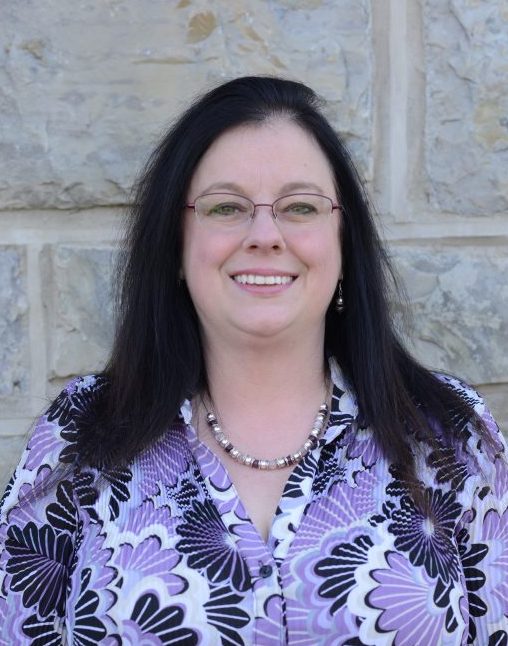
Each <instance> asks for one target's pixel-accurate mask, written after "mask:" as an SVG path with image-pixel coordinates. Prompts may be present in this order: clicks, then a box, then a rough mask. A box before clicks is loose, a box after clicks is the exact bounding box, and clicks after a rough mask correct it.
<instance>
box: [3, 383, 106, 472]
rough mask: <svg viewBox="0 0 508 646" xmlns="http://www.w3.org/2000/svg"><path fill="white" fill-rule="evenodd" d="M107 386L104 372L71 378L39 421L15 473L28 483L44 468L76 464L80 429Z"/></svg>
mask: <svg viewBox="0 0 508 646" xmlns="http://www.w3.org/2000/svg"><path fill="white" fill-rule="evenodd" d="M105 386H106V380H105V378H104V377H102V376H100V375H88V376H85V377H76V378H74V379H72V380H71V381H69V383H68V384H67V385H66V386H65V388H64V389H63V390H62V391H61V392H60V393H59V395H58V396H57V397H56V398H55V399H54V400H53V401H52V402H51V403H50V405H49V407H48V408H47V409H46V411H45V412H44V413H43V414H42V415H40V417H39V418H38V419H37V420H36V421H35V423H34V425H33V427H32V430H31V432H30V434H29V438H28V441H27V444H26V447H25V449H24V451H23V453H22V455H21V459H20V461H19V464H18V466H17V468H16V471H15V474H14V476H21V477H22V480H23V481H24V482H25V483H28V482H29V481H31V480H32V479H34V480H35V478H36V477H37V474H39V473H40V472H41V470H44V471H45V472H50V471H53V470H54V469H56V468H57V466H59V465H62V464H64V465H65V464H68V465H71V464H73V463H74V462H75V459H76V439H77V432H78V429H79V428H80V426H81V425H82V424H83V423H85V424H86V420H87V419H88V418H89V416H90V411H91V410H92V409H93V408H94V403H95V400H97V399H99V398H100V392H101V390H102V389H103V388H104V387H105ZM18 479H19V478H18Z"/></svg>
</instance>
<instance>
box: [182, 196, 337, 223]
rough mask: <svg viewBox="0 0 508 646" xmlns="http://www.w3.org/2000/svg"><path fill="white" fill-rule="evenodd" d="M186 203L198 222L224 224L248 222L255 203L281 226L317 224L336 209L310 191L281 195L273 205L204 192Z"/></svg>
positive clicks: (252, 213)
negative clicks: (269, 213) (266, 208)
mask: <svg viewBox="0 0 508 646" xmlns="http://www.w3.org/2000/svg"><path fill="white" fill-rule="evenodd" d="M186 206H187V208H189V209H194V211H195V213H196V215H197V217H198V219H199V220H200V221H202V222H206V223H207V224H210V225H213V226H224V227H226V226H238V225H241V224H245V223H246V222H249V221H250V220H252V219H253V218H254V215H255V213H256V208H257V207H258V206H269V207H270V208H271V209H272V217H273V218H274V220H276V221H277V223H279V224H280V225H283V226H284V225H288V226H290V225H302V226H305V225H310V224H317V223H319V222H321V221H322V220H324V219H326V218H328V217H330V215H331V214H332V213H333V211H334V210H335V209H340V206H339V205H338V204H334V203H333V200H332V199H331V198H329V197H326V196H325V195H316V194H314V193H294V194H292V195H284V196H283V197H279V198H278V199H277V200H275V202H273V204H255V203H254V202H253V201H252V200H250V199H249V198H248V197H244V196H243V195H236V194H234V193H207V194H205V195H200V196H199V197H197V198H196V199H195V200H194V203H193V204H186Z"/></svg>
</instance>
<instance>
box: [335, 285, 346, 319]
mask: <svg viewBox="0 0 508 646" xmlns="http://www.w3.org/2000/svg"><path fill="white" fill-rule="evenodd" d="M344 310H345V305H344V296H343V295H342V281H341V282H340V283H339V293H338V295H337V298H336V299H335V311H336V312H338V313H339V314H342V312H343V311H344Z"/></svg>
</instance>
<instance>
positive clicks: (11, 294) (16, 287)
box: [0, 246, 30, 405]
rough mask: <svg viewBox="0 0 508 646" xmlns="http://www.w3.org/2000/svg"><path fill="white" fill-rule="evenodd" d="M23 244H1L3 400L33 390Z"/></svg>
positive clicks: (0, 380) (0, 382)
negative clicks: (12, 245)
mask: <svg viewBox="0 0 508 646" xmlns="http://www.w3.org/2000/svg"><path fill="white" fill-rule="evenodd" d="M25 272H26V267H25V254H24V250H23V248H22V247H6V246H4V247H2V246H0V366H1V369H0V400H1V401H2V402H3V404H4V405H8V404H9V403H10V402H11V401H13V400H15V399H17V398H19V397H20V396H23V395H26V394H27V393H28V390H29V379H30V377H29V361H28V302H27V295H26V273H25Z"/></svg>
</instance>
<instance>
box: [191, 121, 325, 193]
mask: <svg viewBox="0 0 508 646" xmlns="http://www.w3.org/2000/svg"><path fill="white" fill-rule="evenodd" d="M305 183H308V184H309V185H310V184H314V185H315V186H317V187H320V188H321V192H326V193H327V194H328V193H330V191H332V192H335V182H334V177H333V172H332V168H331V166H330V163H329V161H328V159H327V157H326V155H325V154H324V153H323V151H322V150H321V148H320V146H319V144H318V143H317V141H316V140H315V139H314V137H313V136H312V135H311V134H310V133H308V132H307V131H306V130H304V129H303V128H302V127H301V126H299V125H297V124H296V123H294V122H292V121H290V120H288V119H283V118H277V119H271V120H268V121H264V122H263V123H261V124H248V125H241V126H237V127H235V128H231V129H230V130H228V131H226V132H225V133H223V134H222V135H220V136H219V137H218V138H217V139H216V140H215V141H214V142H213V144H212V145H211V146H210V148H209V149H208V150H207V151H206V153H205V154H204V155H203V157H202V158H201V160H200V162H199V164H198V165H197V167H196V169H195V172H194V174H193V177H192V180H191V186H190V193H192V194H193V195H194V196H195V195H196V194H198V193H202V192H205V191H210V190H231V187H237V188H238V190H240V189H242V191H243V192H246V193H250V192H253V193H254V192H256V191H259V190H262V191H266V192H269V191H271V192H275V193H277V192H278V191H279V190H280V187H281V186H283V185H288V186H289V185H292V184H294V185H300V184H305ZM313 192H315V191H313ZM318 192H319V191H318Z"/></svg>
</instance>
